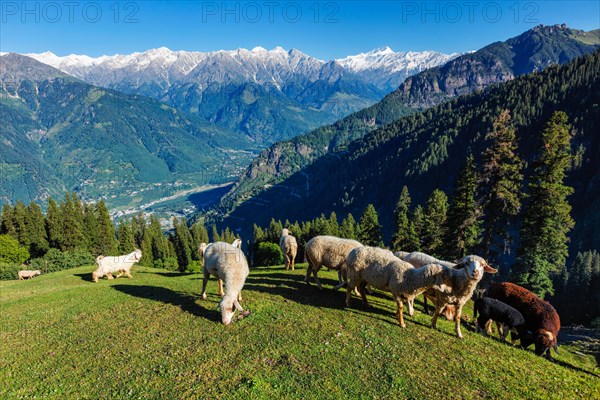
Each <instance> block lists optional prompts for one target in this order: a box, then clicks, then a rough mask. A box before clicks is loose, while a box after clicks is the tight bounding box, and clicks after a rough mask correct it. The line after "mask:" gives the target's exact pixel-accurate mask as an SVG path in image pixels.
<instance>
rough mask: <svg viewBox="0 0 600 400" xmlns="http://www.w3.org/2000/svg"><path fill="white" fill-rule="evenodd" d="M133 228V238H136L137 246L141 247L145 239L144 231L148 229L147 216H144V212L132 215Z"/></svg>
mask: <svg viewBox="0 0 600 400" xmlns="http://www.w3.org/2000/svg"><path fill="white" fill-rule="evenodd" d="M131 230H132V232H133V239H134V240H135V245H136V247H138V248H141V247H140V246H141V245H142V240H143V239H144V232H145V231H146V218H145V217H144V214H142V213H139V214H138V215H134V216H133V217H131Z"/></svg>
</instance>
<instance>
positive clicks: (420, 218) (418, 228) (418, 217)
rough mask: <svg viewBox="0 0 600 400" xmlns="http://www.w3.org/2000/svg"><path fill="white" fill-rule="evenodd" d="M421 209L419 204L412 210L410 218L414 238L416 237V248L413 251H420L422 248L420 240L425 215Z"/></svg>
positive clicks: (423, 232) (423, 231) (423, 228)
mask: <svg viewBox="0 0 600 400" xmlns="http://www.w3.org/2000/svg"><path fill="white" fill-rule="evenodd" d="M424 214H425V213H424V211H423V207H422V206H421V205H420V204H419V205H418V206H416V207H415V209H414V210H413V216H412V224H413V226H414V229H415V237H416V240H417V241H416V245H417V246H416V248H415V249H414V251H421V249H422V248H423V242H422V238H423V235H424V234H425V215H424Z"/></svg>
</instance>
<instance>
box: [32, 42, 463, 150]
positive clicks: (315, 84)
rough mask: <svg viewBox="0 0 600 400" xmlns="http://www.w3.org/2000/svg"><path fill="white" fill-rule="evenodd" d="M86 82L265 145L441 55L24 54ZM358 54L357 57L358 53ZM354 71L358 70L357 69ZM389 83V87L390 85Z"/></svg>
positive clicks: (377, 92) (329, 117)
mask: <svg viewBox="0 0 600 400" xmlns="http://www.w3.org/2000/svg"><path fill="white" fill-rule="evenodd" d="M27 55H28V56H31V57H33V58H36V59H37V60H39V61H41V62H43V63H46V64H49V65H52V66H54V67H56V68H58V69H60V70H61V71H64V72H66V73H69V74H71V75H73V76H75V77H77V78H80V79H82V80H84V81H86V82H88V83H91V84H94V85H97V86H102V87H107V88H112V89H116V90H119V91H122V92H124V93H129V94H143V95H145V96H150V97H154V98H156V99H159V100H161V101H163V102H165V103H167V104H169V105H171V106H173V107H176V108H179V109H182V110H185V111H188V112H191V113H194V114H198V115H200V116H202V117H203V118H205V119H207V120H209V121H211V122H214V123H216V124H218V125H220V126H222V127H225V128H227V129H233V130H235V131H237V132H241V133H243V134H245V135H247V136H248V137H249V138H250V139H251V140H253V141H255V142H256V143H257V145H259V146H261V147H264V146H265V145H269V144H271V143H273V142H275V141H278V140H284V139H287V138H290V137H293V136H296V135H298V134H300V133H304V132H307V131H309V130H310V129H313V128H316V127H318V126H322V125H324V124H326V123H331V122H334V121H335V120H337V119H339V118H341V117H344V116H346V115H348V114H350V113H351V112H354V111H356V110H360V109H362V108H365V107H368V106H370V105H372V104H373V103H375V102H377V101H378V100H380V99H381V98H382V97H383V96H384V95H385V94H386V93H388V92H389V91H391V90H393V89H395V88H396V87H397V84H395V83H392V82H397V81H398V80H399V79H401V78H402V79H403V78H404V77H406V75H407V74H411V73H415V72H418V71H420V70H422V69H424V68H427V67H430V66H434V65H439V64H440V63H443V62H446V61H447V60H448V59H450V58H451V57H453V55H452V56H446V55H444V54H441V53H433V52H424V53H416V52H410V53H393V52H391V53H390V52H387V53H386V54H385V55H384V56H383V57H375V58H373V57H371V58H370V59H369V62H370V63H372V64H373V65H372V68H367V69H364V67H365V65H364V63H363V65H362V67H363V69H361V68H357V63H356V60H357V59H356V58H352V60H354V61H355V62H351V61H352V60H350V59H345V60H340V62H343V63H344V65H348V68H345V67H344V66H343V65H342V64H341V63H340V62H338V61H335V60H332V61H328V62H325V61H322V60H318V59H316V58H314V57H310V56H308V55H306V54H304V53H302V52H301V51H298V50H296V49H292V50H289V51H286V50H284V49H282V48H281V47H276V48H275V49H273V50H270V51H268V50H265V49H264V48H262V47H256V48H254V49H252V50H246V49H238V50H233V51H215V52H210V53H200V52H186V51H171V50H169V49H167V48H164V47H163V48H159V49H153V50H149V51H146V52H143V53H133V54H129V55H115V56H102V57H98V58H91V57H88V56H80V55H70V56H66V57H58V56H56V55H54V54H52V53H50V52H46V53H42V54H27ZM361 56H362V55H359V56H356V57H359V58H360V57H361ZM355 71H358V72H360V73H358V72H357V73H355ZM390 85H391V86H390Z"/></svg>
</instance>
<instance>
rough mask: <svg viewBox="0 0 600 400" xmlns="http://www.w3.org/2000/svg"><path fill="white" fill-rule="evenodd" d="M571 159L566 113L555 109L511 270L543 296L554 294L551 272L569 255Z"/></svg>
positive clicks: (563, 264)
mask: <svg viewBox="0 0 600 400" xmlns="http://www.w3.org/2000/svg"><path fill="white" fill-rule="evenodd" d="M571 159H572V155H571V133H570V126H569V124H568V119H567V115H566V114H565V113H564V112H562V111H559V112H555V113H554V114H553V115H552V117H550V120H549V121H548V123H547V124H546V126H545V128H544V131H543V132H542V143H541V146H540V147H539V155H538V157H537V159H536V161H535V163H534V172H533V176H532V177H531V182H530V183H529V197H530V199H529V200H530V201H529V203H528V204H527V207H526V210H525V219H524V221H523V226H522V228H521V244H520V247H519V251H518V252H517V263H516V265H515V268H514V271H513V272H514V274H515V279H516V281H517V283H519V284H521V285H523V286H526V287H528V288H531V290H532V291H533V292H534V293H536V294H537V295H539V296H540V297H542V298H543V297H544V296H545V294H546V293H549V294H553V293H554V289H553V287H552V280H551V275H552V274H555V273H557V272H560V271H561V270H562V269H563V268H565V263H566V259H567V257H568V255H569V248H568V245H567V243H568V241H569V238H568V236H567V235H568V233H569V231H570V230H571V229H572V228H573V227H574V226H575V221H573V218H571V205H570V204H569V202H568V201H567V197H568V196H569V195H571V194H572V193H573V188H571V187H569V186H566V185H565V184H564V180H565V178H566V171H567V168H569V166H570V165H571Z"/></svg>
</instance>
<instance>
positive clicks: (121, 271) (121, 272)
mask: <svg viewBox="0 0 600 400" xmlns="http://www.w3.org/2000/svg"><path fill="white" fill-rule="evenodd" d="M124 273H125V271H123V270H120V271H119V274H118V275H117V276H116V277H115V279H116V278H120V277H121V276H123V274H124Z"/></svg>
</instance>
